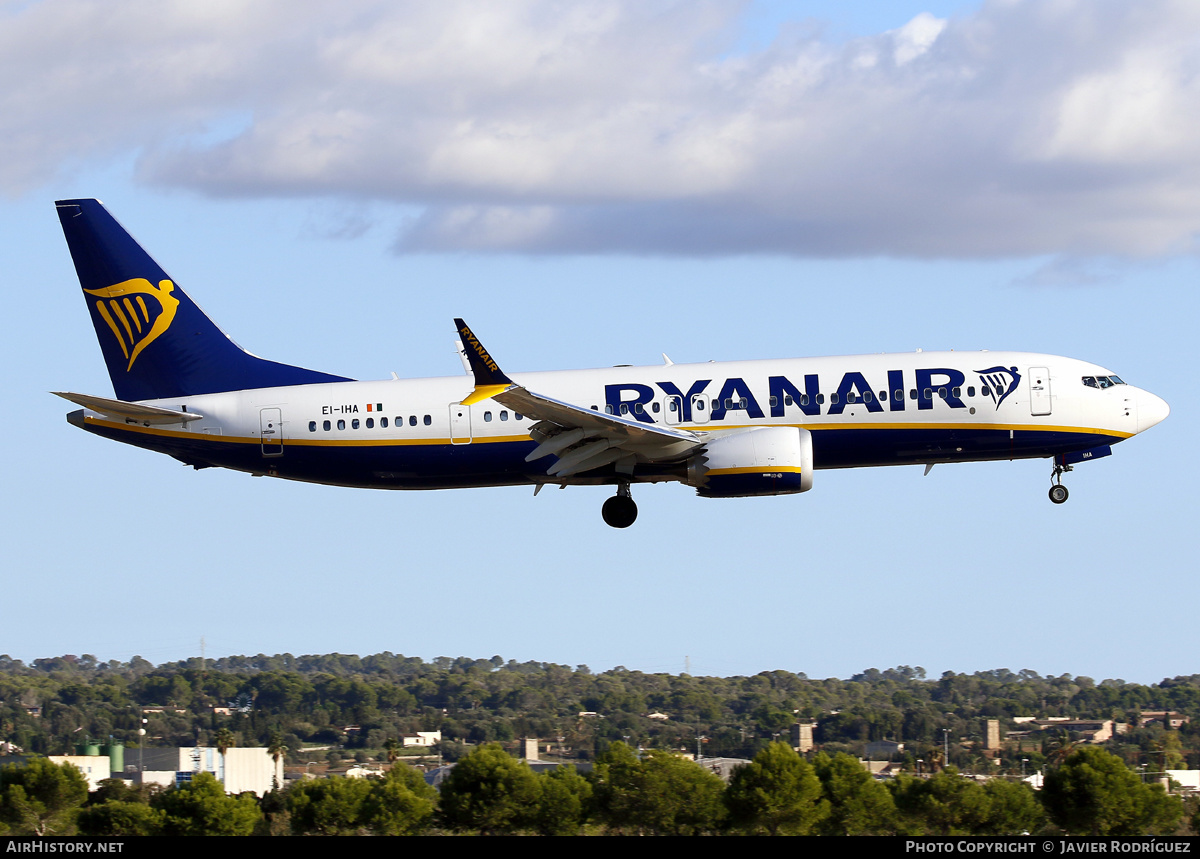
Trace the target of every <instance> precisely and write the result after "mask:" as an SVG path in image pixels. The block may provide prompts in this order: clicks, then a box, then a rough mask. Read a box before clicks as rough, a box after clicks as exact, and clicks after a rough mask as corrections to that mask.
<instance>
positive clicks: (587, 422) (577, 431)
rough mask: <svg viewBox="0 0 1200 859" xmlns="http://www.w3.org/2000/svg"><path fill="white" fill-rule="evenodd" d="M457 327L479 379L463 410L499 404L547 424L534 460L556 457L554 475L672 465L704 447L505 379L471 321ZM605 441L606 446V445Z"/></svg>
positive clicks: (696, 439) (692, 436)
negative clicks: (617, 465)
mask: <svg viewBox="0 0 1200 859" xmlns="http://www.w3.org/2000/svg"><path fill="white" fill-rule="evenodd" d="M454 324H455V326H456V327H457V328H458V333H459V335H460V337H461V338H462V343H463V347H464V348H463V354H464V356H465V357H466V360H467V362H468V364H469V366H470V367H471V370H472V373H473V375H474V377H475V389H474V390H473V391H472V392H471V393H470V394H469V395H468V396H467V397H465V398H464V399H463V401H462V403H463V405H468V406H469V405H473V404H475V403H478V402H482V401H483V400H488V399H490V400H495V401H496V402H498V403H500V404H501V405H504V406H508V407H509V408H510V409H512V410H513V411H515V412H518V413H520V414H523V415H525V416H526V417H530V418H534V419H535V420H537V421H540V422H543V424H539V425H538V427H535V429H534V431H533V434H534V437H535V438H537V440H538V441H540V442H541V445H540V446H539V447H538V448H537V450H535V451H534V454H533V455H531V457H530V461H532V460H534V459H540V458H542V457H543V456H550V455H551V454H555V455H556V456H557V457H558V459H557V461H556V462H555V463H554V464H553V465H551V466H550V468H549V470H548V473H549V474H553V475H554V476H556V477H569V476H570V475H572V474H578V473H580V472H582V471H587V470H590V469H592V468H599V467H601V466H602V465H607V464H609V463H611V462H615V461H617V460H618V459H622V458H624V457H632V458H634V459H636V460H640V461H642V462H671V461H674V460H677V459H680V458H682V457H683V456H685V455H687V454H688V453H689V452H691V451H693V450H695V449H696V448H698V447H699V446H700V445H701V444H703V441H702V439H701V437H700V436H699V435H697V434H696V433H693V432H688V431H687V430H681V429H677V428H674V427H666V426H661V425H658V424H653V423H644V422H642V421H639V420H636V419H633V418H627V417H624V416H621V415H610V414H608V413H606V412H599V411H596V410H594V409H588V408H584V407H583V406H577V405H574V404H573V403H567V402H564V401H562V400H556V399H554V398H553V397H547V396H545V395H543V394H537V393H534V392H533V391H530V390H529V389H527V388H524V387H522V386H521V385H518V384H517V383H515V382H514V381H513V380H512V379H510V378H509V377H508V376H506V375H505V374H504V372H503V371H502V370H501V369H500V367H499V365H498V364H497V363H496V361H495V359H494V358H492V356H491V354H490V353H489V352H488V351H487V350H486V349H485V348H484V347H483V344H482V343H480V342H479V338H478V337H476V336H475V334H474V333H473V332H472V331H471V329H470V328H469V327H468V326H467V324H466V323H465V322H463V321H462V320H461V319H455V320H454ZM543 425H547V426H546V429H547V430H548V431H539V429H538V428H539V427H543ZM563 433H570V434H571V437H570V441H569V443H555V442H554V441H551V440H552V439H558V440H560V441H563V442H565V441H566V440H565V439H562V438H561V436H562V434H563ZM599 442H605V443H604V444H603V445H602V446H601V445H600V444H598V443H599Z"/></svg>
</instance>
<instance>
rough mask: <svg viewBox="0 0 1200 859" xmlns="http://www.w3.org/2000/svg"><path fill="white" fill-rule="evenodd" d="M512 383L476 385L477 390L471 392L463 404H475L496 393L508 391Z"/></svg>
mask: <svg viewBox="0 0 1200 859" xmlns="http://www.w3.org/2000/svg"><path fill="white" fill-rule="evenodd" d="M510 387H512V386H511V385H476V386H475V390H474V391H472V392H471V394H470V396H468V397H467V398H466V399H465V400H463V401H462V403H461V405H464V406H473V405H475V404H476V403H479V402H482V401H483V400H489V399H491V398H492V397H494V396H496V394H502V393H504V392H505V391H507V390H508V389H509V388H510Z"/></svg>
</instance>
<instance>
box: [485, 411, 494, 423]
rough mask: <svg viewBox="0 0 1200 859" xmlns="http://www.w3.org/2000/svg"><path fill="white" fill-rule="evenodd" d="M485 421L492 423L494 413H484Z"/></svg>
mask: <svg viewBox="0 0 1200 859" xmlns="http://www.w3.org/2000/svg"><path fill="white" fill-rule="evenodd" d="M483 419H484V420H485V421H490V420H491V419H492V413H491V412H484V413H483Z"/></svg>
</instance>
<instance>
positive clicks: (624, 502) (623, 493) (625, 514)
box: [600, 483, 637, 528]
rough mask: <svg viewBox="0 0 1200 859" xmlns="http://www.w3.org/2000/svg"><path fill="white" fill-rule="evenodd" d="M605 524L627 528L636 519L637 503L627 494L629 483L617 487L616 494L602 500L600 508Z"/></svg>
mask: <svg viewBox="0 0 1200 859" xmlns="http://www.w3.org/2000/svg"><path fill="white" fill-rule="evenodd" d="M600 514H601V515H602V516H603V517H604V522H605V524H606V525H611V526H612V527H613V528H628V527H629V526H630V525H632V524H633V522H634V520H635V519H637V504H635V503H634V500H633V498H631V497H630V495H629V484H628V483H624V484H621V485H620V486H619V487H617V494H616V495H614V496H613V497H612V498H610V499H608V500H607V501H605V502H604V506H603V507H602V508H600Z"/></svg>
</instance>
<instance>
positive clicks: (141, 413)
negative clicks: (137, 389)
mask: <svg viewBox="0 0 1200 859" xmlns="http://www.w3.org/2000/svg"><path fill="white" fill-rule="evenodd" d="M50 393H52V394H54V395H55V396H56V397H62V398H63V399H64V400H70V401H71V402H72V403H75V404H76V405H78V406H83V407H84V408H85V409H91V410H92V411H93V412H99V413H100V414H102V415H104V416H105V417H110V418H119V419H120V420H123V421H136V422H137V423H140V424H145V425H147V426H154V425H156V424H178V423H187V422H188V421H198V420H200V419H201V418H202V417H204V415H198V414H196V413H195V412H183V411H179V412H177V411H174V410H172V409H164V408H162V407H160V406H143V405H140V404H138V403H127V402H125V401H124V400H110V399H108V398H107V397H93V396H89V395H88V394H72V393H70V392H69V391H51V392H50Z"/></svg>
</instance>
